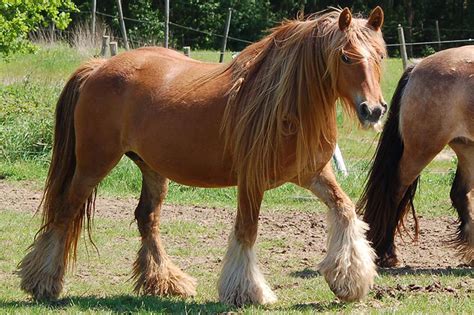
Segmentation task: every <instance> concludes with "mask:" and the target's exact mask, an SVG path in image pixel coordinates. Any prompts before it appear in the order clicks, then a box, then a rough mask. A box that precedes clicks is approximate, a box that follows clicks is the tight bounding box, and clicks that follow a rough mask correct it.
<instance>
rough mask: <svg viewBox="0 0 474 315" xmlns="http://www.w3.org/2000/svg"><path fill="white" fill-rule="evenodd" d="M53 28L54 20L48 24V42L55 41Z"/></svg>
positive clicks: (54, 28) (54, 27)
mask: <svg viewBox="0 0 474 315" xmlns="http://www.w3.org/2000/svg"><path fill="white" fill-rule="evenodd" d="M55 30H56V26H55V25H54V22H52V21H51V24H50V25H49V42H50V43H51V44H52V43H54V41H55V39H56V38H55V36H54V35H55Z"/></svg>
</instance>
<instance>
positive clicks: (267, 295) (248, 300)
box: [219, 286, 278, 307]
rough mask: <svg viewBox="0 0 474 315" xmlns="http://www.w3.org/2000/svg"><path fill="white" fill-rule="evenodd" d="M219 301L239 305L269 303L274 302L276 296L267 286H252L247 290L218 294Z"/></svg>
mask: <svg viewBox="0 0 474 315" xmlns="http://www.w3.org/2000/svg"><path fill="white" fill-rule="evenodd" d="M219 300H220V302H221V303H224V304H228V305H235V306H237V307H241V306H244V305H247V304H255V305H270V304H273V303H275V302H276V301H277V300H278V298H277V296H276V295H275V293H273V291H272V290H271V289H270V288H269V287H268V286H263V287H260V288H254V289H253V290H249V291H247V292H239V291H238V290H237V291H234V292H228V293H227V295H223V294H220V297H219Z"/></svg>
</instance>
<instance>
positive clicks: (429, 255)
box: [0, 180, 464, 277]
mask: <svg viewBox="0 0 474 315" xmlns="http://www.w3.org/2000/svg"><path fill="white" fill-rule="evenodd" d="M40 200H41V191H39V190H38V189H37V188H35V187H34V185H33V184H29V183H25V182H21V183H10V182H7V181H5V180H0V209H1V210H4V209H7V210H14V211H22V212H29V213H32V214H33V213H34V212H35V211H36V208H37V207H38V204H39V202H40ZM137 203H138V200H137V199H135V198H111V197H103V196H101V197H98V199H97V212H96V217H105V218H117V219H130V220H131V221H132V220H133V210H134V209H135V206H136V205H137ZM315 206H316V205H315ZM234 215H235V211H234V209H222V208H204V207H197V206H176V205H165V206H164V209H163V220H162V221H163V223H164V224H166V223H169V222H172V221H174V220H180V221H188V222H194V223H196V224H198V225H199V226H201V227H203V228H204V229H212V231H213V233H214V235H213V236H212V237H206V236H205V235H203V236H202V237H201V239H200V242H202V243H204V244H203V245H205V246H212V247H216V248H225V246H226V242H227V234H228V233H229V231H230V228H231V226H232V221H233V217H234ZM216 225H218V226H222V227H223V228H222V229H221V230H219V231H217V230H216V229H215V227H216ZM456 226H457V223H456V217H454V216H451V217H448V216H445V217H438V218H427V217H420V227H421V233H420V237H419V240H418V242H417V243H414V242H412V241H411V240H410V238H409V237H408V236H405V237H404V240H402V239H401V238H400V237H398V238H397V243H398V248H399V254H400V258H401V259H402V268H395V269H393V270H391V269H387V270H386V272H387V273H406V272H407V271H409V272H416V270H417V269H423V270H427V269H433V271H434V273H436V270H437V269H442V268H448V267H452V268H454V267H464V265H463V263H462V261H460V260H459V258H458V257H457V256H456V253H455V251H454V250H452V249H451V248H450V247H449V245H448V244H447V243H446V241H447V240H449V238H450V235H452V234H453V233H454V232H455V229H456ZM326 228H327V226H326V220H325V215H324V214H321V213H316V212H315V213H307V212H301V211H295V212H290V211H285V212H283V211H281V212H273V211H271V210H263V211H262V214H261V217H260V232H259V240H258V243H259V244H260V246H265V247H266V249H267V250H268V251H267V252H269V253H271V255H269V256H271V257H261V258H260V261H261V263H263V264H265V263H266V260H269V259H272V260H274V259H277V260H280V261H282V262H284V261H285V260H287V259H288V258H297V259H298V260H299V262H300V264H301V267H302V268H301V270H302V271H301V273H300V274H298V275H295V276H298V277H311V276H314V275H313V273H315V271H314V268H315V259H321V258H322V257H323V255H324V253H325V239H326ZM204 234H205V233H204ZM216 234H217V235H216ZM165 237H166V236H165ZM165 241H167V243H168V246H169V247H172V246H173V243H174V242H178V243H179V242H180V241H179V240H165ZM183 241H184V240H183ZM209 259H210V260H211V261H207V262H205V263H210V264H211V265H214V264H219V259H217V260H216V259H215V258H212V259H211V257H209ZM316 261H318V260H316ZM194 262H195V261H194ZM189 263H192V257H190V260H189ZM203 263H204V262H203ZM183 267H184V266H183ZM305 268H310V269H305ZM311 268H313V269H311Z"/></svg>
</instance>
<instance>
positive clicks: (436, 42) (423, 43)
mask: <svg viewBox="0 0 474 315" xmlns="http://www.w3.org/2000/svg"><path fill="white" fill-rule="evenodd" d="M81 13H82V14H92V12H90V11H82V12H81ZM96 14H97V15H99V16H103V17H107V18H113V19H119V17H118V16H117V15H113V14H107V13H104V12H100V11H96ZM123 19H124V20H126V21H130V22H135V23H145V24H146V23H152V24H155V25H160V26H162V27H163V28H164V25H165V23H164V22H156V21H153V22H152V21H146V20H140V19H135V18H131V17H125V16H124V17H123ZM277 23H278V22H274V24H277ZM392 24H393V23H392ZM169 25H171V26H173V27H176V28H180V29H184V30H188V31H191V32H195V33H200V34H203V35H207V36H212V37H216V38H223V37H224V35H222V34H219V33H216V32H211V31H205V30H201V29H198V28H195V27H191V26H186V25H181V24H178V23H175V22H172V21H170V22H169ZM385 28H386V29H387V28H389V29H391V30H392V32H391V33H393V32H394V30H395V28H396V26H395V25H390V24H389V25H386V26H385ZM404 29H405V30H407V31H412V32H413V31H414V32H415V33H418V34H419V33H421V32H426V31H430V32H432V33H434V32H436V31H440V30H441V31H442V32H443V33H444V34H446V33H464V34H465V33H472V34H473V38H461V39H444V40H429V41H417V42H407V43H405V45H406V46H410V47H414V46H426V45H446V44H460V43H473V42H474V30H469V29H450V28H441V29H436V28H434V27H423V29H418V28H415V27H404ZM227 38H228V39H229V40H231V41H236V42H240V43H245V44H252V43H254V42H253V41H251V40H248V39H243V38H238V37H234V36H228V37H227ZM387 40H390V41H392V42H388V43H387V44H386V46H387V48H398V47H400V45H401V44H400V43H399V42H398V38H396V37H394V36H390V38H388V39H387ZM130 41H131V42H132V43H134V44H139V45H140V44H142V45H146V44H147V43H150V40H149V39H144V38H137V37H136V36H135V38H134V39H130ZM155 42H156V40H155Z"/></svg>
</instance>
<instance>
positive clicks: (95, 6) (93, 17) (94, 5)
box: [92, 0, 97, 45]
mask: <svg viewBox="0 0 474 315" xmlns="http://www.w3.org/2000/svg"><path fill="white" fill-rule="evenodd" d="M96 10H97V0H92V44H94V45H95V11H96Z"/></svg>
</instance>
